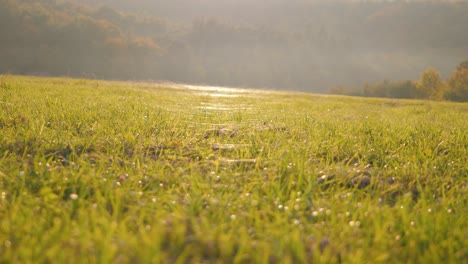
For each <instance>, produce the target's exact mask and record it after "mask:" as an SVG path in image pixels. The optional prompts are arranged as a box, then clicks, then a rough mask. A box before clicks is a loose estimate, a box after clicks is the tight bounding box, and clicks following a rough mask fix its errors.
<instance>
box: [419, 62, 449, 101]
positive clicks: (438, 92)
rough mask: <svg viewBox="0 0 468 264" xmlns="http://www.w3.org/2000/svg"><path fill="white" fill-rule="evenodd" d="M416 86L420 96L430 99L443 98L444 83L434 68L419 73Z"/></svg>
mask: <svg viewBox="0 0 468 264" xmlns="http://www.w3.org/2000/svg"><path fill="white" fill-rule="evenodd" d="M416 87H417V88H418V91H419V93H420V96H421V97H422V98H425V99H431V100H443V99H444V83H443V82H442V81H441V79H440V72H438V71H437V70H436V69H434V68H429V69H427V70H426V71H424V72H423V73H422V74H421V77H420V80H419V81H418V83H417V86H416Z"/></svg>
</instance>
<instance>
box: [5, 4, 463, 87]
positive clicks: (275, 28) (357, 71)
mask: <svg viewBox="0 0 468 264" xmlns="http://www.w3.org/2000/svg"><path fill="white" fill-rule="evenodd" d="M0 4H1V5H2V10H0V34H1V35H2V36H3V37H2V40H0V73H13V74H40V75H51V76H72V77H88V78H99V79H121V80H152V81H171V82H177V83H190V84H209V85H220V86H241V87H257V88H270V89H291V90H302V91H308V92H326V91H328V90H329V89H330V88H331V87H336V86H340V85H341V86H346V87H355V86H361V85H363V84H364V83H365V82H374V81H381V80H415V79H418V78H419V75H420V73H421V72H422V71H424V70H425V69H427V68H428V67H434V68H436V69H438V70H439V71H440V72H441V74H442V78H448V77H449V76H450V74H451V73H452V71H453V70H454V69H455V67H456V65H457V64H458V63H460V62H461V61H462V60H464V59H466V57H467V56H468V34H466V25H468V16H467V15H466V14H468V3H467V2H466V1H387V2H386V1H306V0H293V1H291V0H289V1H280V0H255V1H247V0H240V1H239V0H238V1H229V0H224V1H219V0H218V1H216V0H174V1H161V0H156V1H150V0H135V1H128V0H127V1H124V0H116V1H110V0H96V1H90V0H75V1H47V0H43V1H26V0H24V1H12V0H0Z"/></svg>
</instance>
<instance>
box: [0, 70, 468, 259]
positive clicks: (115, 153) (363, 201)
mask: <svg viewBox="0 0 468 264" xmlns="http://www.w3.org/2000/svg"><path fill="white" fill-rule="evenodd" d="M191 88H192V89H186V88H184V87H169V86H167V87H165V86H161V85H154V84H145V83H124V82H120V83H119V82H104V81H95V80H76V79H58V78H55V79H52V78H50V79H47V78H35V77H16V76H0V109H1V111H0V193H1V197H0V262H1V263H13V262H14V263H49V262H53V263H70V262H75V263H214V262H218V263H223V262H224V263H310V262H324V263H339V262H344V263H401V262H413V263H440V262H447V263H457V262H458V263H462V262H464V261H467V254H468V253H467V251H466V249H467V248H466V239H467V233H468V228H467V210H466V208H467V199H466V190H467V175H468V160H467V158H468V151H467V149H468V133H467V131H468V104H456V103H436V102H423V101H403V100H383V99H362V98H349V97H332V96H330V97H328V96H320V95H308V94H294V93H280V92H264V91H255V90H252V91H244V90H225V89H215V88H213V89H203V88H196V87H195V88H196V89H193V88H194V87H191Z"/></svg>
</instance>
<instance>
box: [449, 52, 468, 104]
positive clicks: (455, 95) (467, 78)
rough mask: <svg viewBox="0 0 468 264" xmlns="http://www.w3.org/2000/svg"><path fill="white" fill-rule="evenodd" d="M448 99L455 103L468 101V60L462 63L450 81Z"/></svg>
mask: <svg viewBox="0 0 468 264" xmlns="http://www.w3.org/2000/svg"><path fill="white" fill-rule="evenodd" d="M448 87H449V90H448V92H447V98H448V99H449V100H453V101H461V102H466V101H468V60H466V61H464V62H462V63H460V65H458V67H457V69H456V70H455V71H454V72H453V74H452V76H451V77H450V79H449V80H448Z"/></svg>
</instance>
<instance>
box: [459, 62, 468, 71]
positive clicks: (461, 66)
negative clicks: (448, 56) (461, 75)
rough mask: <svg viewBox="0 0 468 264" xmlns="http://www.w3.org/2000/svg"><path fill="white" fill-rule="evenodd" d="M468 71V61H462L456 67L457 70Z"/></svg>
mask: <svg viewBox="0 0 468 264" xmlns="http://www.w3.org/2000/svg"><path fill="white" fill-rule="evenodd" d="M463 69H468V60H465V61H463V62H462V63H460V64H459V65H458V66H457V70H458V71H459V70H463Z"/></svg>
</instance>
